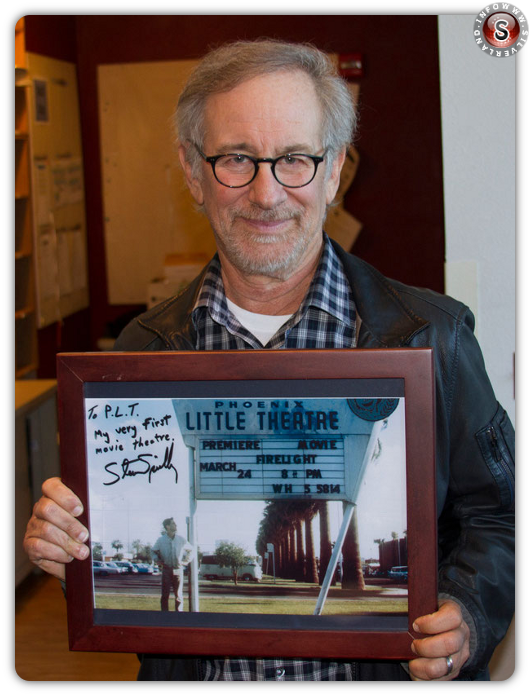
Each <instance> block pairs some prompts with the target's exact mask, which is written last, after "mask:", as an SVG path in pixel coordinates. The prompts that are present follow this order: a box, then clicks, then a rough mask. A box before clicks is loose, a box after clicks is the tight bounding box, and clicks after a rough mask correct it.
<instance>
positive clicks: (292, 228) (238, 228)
mask: <svg viewBox="0 0 530 696" xmlns="http://www.w3.org/2000/svg"><path fill="white" fill-rule="evenodd" d="M245 220H260V221H263V222H276V221H280V220H282V221H287V220H289V221H290V222H291V224H290V225H289V228H288V229H286V230H285V231H283V232H279V233H271V234H262V233H260V232H258V231H254V230H252V229H251V228H250V227H249V226H248V225H246V224H245ZM304 223H305V224H304ZM226 228H227V229H225V230H224V234H223V235H222V236H220V235H217V234H216V237H217V243H218V245H219V247H220V249H221V250H222V251H223V252H224V254H225V255H226V256H227V257H228V259H229V260H230V262H231V263H232V264H233V265H234V266H235V267H236V268H237V269H238V270H239V271H240V272H241V273H243V274H245V275H260V276H266V277H269V278H276V279H278V280H286V279H287V278H289V277H290V276H291V275H292V273H293V272H294V271H295V270H296V269H297V267H298V265H299V262H300V260H301V258H302V257H303V255H304V253H305V251H306V250H307V248H308V246H309V245H310V243H311V239H312V237H313V235H314V230H313V228H312V226H311V225H310V224H309V221H304V219H303V214H302V211H300V210H298V209H296V208H289V209H287V210H286V209H285V208H284V209H283V210H282V211H276V210H261V209H259V210H254V209H245V210H233V211H230V215H229V219H228V224H227V225H226Z"/></svg>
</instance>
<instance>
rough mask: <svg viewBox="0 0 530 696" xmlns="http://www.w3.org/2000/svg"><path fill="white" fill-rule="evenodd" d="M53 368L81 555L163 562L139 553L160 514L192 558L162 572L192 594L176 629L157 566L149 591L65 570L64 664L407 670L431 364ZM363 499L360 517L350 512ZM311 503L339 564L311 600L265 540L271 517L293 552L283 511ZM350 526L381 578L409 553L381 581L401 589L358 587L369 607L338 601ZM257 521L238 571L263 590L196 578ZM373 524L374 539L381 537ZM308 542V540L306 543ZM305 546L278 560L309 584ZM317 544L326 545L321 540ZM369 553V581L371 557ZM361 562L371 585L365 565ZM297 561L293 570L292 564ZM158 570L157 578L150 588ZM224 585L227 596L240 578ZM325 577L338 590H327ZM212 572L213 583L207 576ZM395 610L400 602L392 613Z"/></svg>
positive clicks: (108, 360) (428, 520) (83, 362)
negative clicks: (90, 655)
mask: <svg viewBox="0 0 530 696" xmlns="http://www.w3.org/2000/svg"><path fill="white" fill-rule="evenodd" d="M57 366H58V369H57V376H58V405H59V427H60V446H61V462H62V477H63V481H64V482H65V484H66V485H68V486H69V487H70V488H71V489H72V490H73V491H74V492H75V493H76V494H77V495H78V496H79V497H80V498H81V500H82V501H83V504H84V506H85V510H84V513H83V514H82V516H81V517H80V520H81V522H82V523H83V524H85V525H86V526H87V527H88V529H89V531H90V533H91V543H92V552H93V555H94V556H96V551H97V552H98V553H99V554H100V555H101V554H103V555H101V558H102V561H101V562H102V563H107V562H108V561H107V560H106V559H108V555H109V553H110V552H112V551H115V552H116V553H118V551H120V550H121V548H123V550H124V553H126V554H128V556H129V560H133V558H132V557H131V553H132V550H131V544H133V542H135V543H136V545H137V547H136V550H137V555H138V554H139V551H138V549H140V548H142V549H143V552H145V553H146V554H147V553H148V551H149V553H151V554H152V557H153V558H156V559H158V560H160V559H161V556H160V555H158V556H157V555H156V554H157V553H161V552H155V551H153V549H152V546H153V543H152V542H153V539H154V536H156V535H158V534H159V533H161V532H162V531H164V530H163V527H162V522H163V520H164V518H169V517H172V515H173V514H174V515H175V521H176V523H177V526H178V534H180V535H184V536H183V538H185V539H186V540H187V541H189V542H190V544H191V547H190V548H191V555H190V559H191V560H190V564H189V565H188V566H187V568H188V570H187V571H185V570H183V569H182V566H181V568H180V570H178V571H176V570H173V571H172V572H173V573H179V572H180V573H181V575H180V583H181V585H180V587H181V588H182V587H185V586H186V585H187V596H186V597H185V598H184V597H181V601H182V604H181V605H180V607H179V609H180V611H162V610H161V607H160V594H159V593H160V582H161V580H160V578H159V577H157V576H156V570H157V564H155V563H154V562H153V561H151V565H150V566H149V568H151V569H153V570H154V571H155V574H154V575H151V576H150V577H149V578H148V577H147V576H146V578H140V574H138V575H137V576H136V577H134V576H133V575H131V576H129V577H128V578H122V576H121V575H120V576H118V575H117V574H116V577H112V576H109V577H106V578H102V577H99V576H96V575H94V574H93V569H92V562H91V560H90V558H89V559H87V560H86V561H83V562H80V561H73V562H72V563H70V564H68V565H67V567H66V593H67V604H68V630H69V640H70V648H71V649H72V650H96V651H115V652H140V653H142V652H143V653H159V654H177V655H181V656H183V655H190V656H200V655H209V656H212V655H222V656H242V655H244V656H248V657H253V656H259V657H280V656H281V657H286V658H288V657H306V658H309V657H312V658H322V659H325V658H328V659H329V658H337V659H393V660H406V659H410V658H412V657H413V654H412V652H411V649H410V645H411V642H412V639H413V637H415V636H416V635H417V634H415V632H414V631H413V629H412V624H413V621H414V620H415V619H416V618H417V617H418V616H421V615H424V614H427V613H431V612H433V611H435V610H436V608H437V534H436V498H435V463H434V462H435V441H434V437H435V435H434V433H435V426H434V376H433V360H432V350H431V349H407V348H399V349H380V350H371V349H370V350H365V349H359V350H333V351H330V350H303V351H288V350H286V351H284V350H282V351H260V350H254V351H223V352H214V351H212V352H184V351H183V352H167V353H134V352H131V353H97V354H96V353H76V354H60V355H59V356H58V358H57ZM161 414H163V415H161ZM238 414H239V415H238ZM359 414H360V415H359ZM177 423H178V425H177ZM352 424H355V425H352ZM383 430H384V431H385V432H384V433H383ZM258 431H259V432H258ZM181 439H182V441H181ZM175 440H177V442H175ZM352 443H353V444H352ZM289 447H290V448H291V449H289ZM157 448H158V449H157ZM312 448H317V450H318V451H312ZM148 450H149V451H148ZM323 450H334V451H332V452H330V451H323ZM155 460H156V461H155ZM243 462H244V464H243ZM383 467H386V468H383ZM400 467H401V468H400ZM352 470H355V472H354V473H355V475H353V474H352ZM394 475H395V476H396V481H395V482H394V483H391V482H390V478H391V477H392V476H394ZM282 477H284V479H283V480H282ZM236 479H237V480H236ZM240 479H243V480H240ZM245 479H247V480H245ZM383 484H385V485H383ZM389 485H390V489H389V492H387V493H384V492H383V489H385V487H388V486H389ZM241 486H244V487H245V488H241ZM365 489H366V490H365ZM186 491H191V494H190V495H189V496H188V500H189V508H186V506H185V504H184V500H185V495H186ZM256 491H257V492H256ZM370 491H372V492H370ZM374 491H376V492H375V493H374ZM363 495H364V496H365V499H366V500H368V501H369V502H368V504H367V503H363V504H362V505H361V502H360V501H361V497H362V496H363ZM384 495H386V496H387V498H384V497H381V498H379V497H378V496H384ZM223 497H224V498H225V499H224V500H223V499H222V498H223ZM357 499H358V500H359V504H358V505H357ZM267 501H269V502H267ZM270 501H272V502H270ZM323 501H324V502H325V507H326V508H328V507H332V508H333V510H335V511H337V510H342V512H336V513H335V514H336V522H337V524H336V526H337V528H338V531H336V537H335V540H334V547H335V551H334V552H333V554H332V557H331V561H330V563H329V564H328V565H327V566H326V567H327V572H326V573H324V572H322V575H323V576H324V577H323V578H322V575H321V579H320V580H321V582H320V585H317V584H315V583H314V582H313V583H311V582H304V578H298V580H299V582H297V581H296V580H295V579H294V577H290V578H286V577H285V572H286V571H284V570H282V572H283V573H284V576H283V577H280V576H279V575H278V570H279V566H278V564H279V562H280V560H281V558H280V556H281V557H282V558H283V560H284V562H285V563H287V559H288V558H291V560H292V558H294V550H293V551H291V552H290V553H291V556H289V552H288V551H287V550H286V548H287V547H285V548H284V547H282V544H283V543H284V542H283V537H282V536H276V537H274V539H275V541H273V540H272V537H269V536H267V537H265V535H271V534H272V531H271V524H272V525H273V526H274V525H275V524H276V521H277V517H278V514H279V513H278V510H285V509H289V510H290V513H289V514H291V515H292V517H287V527H288V528H289V534H291V533H292V529H291V528H292V527H294V526H295V522H294V520H295V518H296V519H298V518H297V517H296V516H297V515H299V514H301V515H302V516H304V515H305V516H306V519H310V518H309V517H308V515H309V513H305V512H303V513H299V512H292V511H293V510H295V511H296V510H299V509H300V508H302V509H303V510H306V509H309V508H315V509H316V508H318V509H323V508H322V504H323ZM293 503H296V504H295V505H293ZM394 504H395V507H396V510H397V509H398V508H399V509H400V510H401V512H399V511H397V512H396V511H394V510H393V508H394ZM241 506H244V507H241ZM259 506H262V507H259ZM275 506H279V507H275ZM282 506H283V507H282ZM289 506H290V507H289ZM319 506H320V507H319ZM356 508H359V514H361V513H362V515H364V516H365V517H363V520H364V521H362V524H361V522H359V526H360V527H361V526H362V530H361V532H362V533H361V532H359V534H358V535H357V537H354V541H355V539H356V543H357V547H356V548H358V551H359V552H360V554H361V555H362V554H363V551H362V548H361V546H362V544H363V543H364V541H363V539H365V537H366V539H367V541H366V543H367V544H368V545H369V543H370V542H371V539H370V538H369V537H373V539H374V542H375V541H377V542H378V543H379V545H380V546H382V548H381V549H380V550H379V560H380V561H381V557H382V556H381V554H382V553H383V551H385V549H386V551H385V553H386V552H387V551H388V552H390V551H392V549H393V548H394V551H395V547H397V552H398V556H394V561H399V560H403V559H404V558H405V553H406V557H407V563H400V562H393V563H392V565H394V566H407V568H408V570H407V571H406V572H407V573H408V579H407V578H406V577H405V576H399V573H396V572H394V576H396V577H397V578H398V579H397V582H393V580H392V579H391V578H388V577H387V578H377V577H376V576H373V575H369V576H368V577H366V578H365V580H364V583H365V587H364V590H355V589H352V588H351V587H350V586H348V587H347V585H348V583H347V578H346V572H347V570H348V568H347V566H346V550H345V549H346V547H344V548H343V542H344V537H345V536H346V537H347V536H348V535H350V537H349V538H350V540H351V538H352V537H351V531H348V530H349V529H350V527H351V524H352V523H351V520H352V519H354V518H353V513H354V512H355V511H356ZM391 508H392V510H391ZM197 510H199V512H197ZM241 510H245V511H246V512H245V514H244V516H241V512H240V511H241ZM271 510H272V512H271ZM238 511H239V512H238ZM255 514H256V515H258V516H259V515H260V514H261V515H262V517H261V522H260V524H259V525H258V527H259V533H260V534H261V537H260V538H258V540H257V541H256V547H255V549H250V555H248V557H247V558H246V561H249V562H251V563H252V564H253V567H254V569H255V570H254V571H252V572H254V573H256V574H257V573H258V572H259V574H260V577H261V582H250V581H249V582H247V580H249V579H252V580H254V581H255V580H256V579H259V578H256V577H252V573H251V574H250V575H247V577H246V579H245V580H243V581H241V580H240V581H239V582H237V580H236V582H237V584H235V583H232V582H231V580H230V579H224V578H221V579H217V580H216V581H215V582H212V580H211V579H208V576H204V568H207V564H206V563H205V562H204V561H205V559H206V555H207V554H210V555H211V554H212V551H214V552H215V550H214V549H213V548H212V547H211V546H212V544H213V542H212V541H209V540H212V539H215V541H216V543H217V546H216V549H217V552H218V553H222V552H223V551H224V547H222V543H224V542H223V540H224V541H228V542H230V543H232V542H231V540H230V538H229V537H228V536H227V535H228V534H229V533H232V534H234V535H236V534H243V533H248V534H252V535H254V536H253V537H252V538H255V532H254V531H252V529H257V528H258V527H257V526H256V524H254V527H252V524H253V523H251V521H250V520H251V518H252V519H254V517H253V516H254V515H255ZM267 515H268V517H267ZM341 515H342V520H340V517H341ZM385 515H387V516H388V518H385ZM391 515H396V516H395V517H392V516H391ZM403 515H404V516H405V517H403ZM210 516H211V517H210ZM266 517H267V520H268V521H267V520H265V518H266ZM177 518H178V519H177ZM256 519H257V518H256ZM152 520H156V523H157V531H156V533H155V532H154V531H153V527H152V524H153V522H152ZM264 520H265V522H264ZM291 520H293V522H292V523H291ZM165 521H166V522H167V519H166V520H165ZM139 522H140V523H141V527H138V523H139ZM383 522H385V524H386V527H385V528H384V529H388V531H387V532H384V531H383V532H380V531H379V529H380V527H379V525H381V524H382V523H383ZM125 524H127V525H128V527H127V529H128V530H129V531H124V530H125V526H124V525H125ZM267 524H268V525H269V526H267ZM312 524H313V525H314V524H315V523H314V522H313V523H311V522H307V523H306V534H307V529H310V528H312V527H311V525H312ZM186 525H187V530H186ZM201 525H202V526H201ZM399 525H404V526H403V527H402V529H399V528H398V526H399ZM276 526H277V525H276ZM391 526H395V527H396V528H395V529H392V528H389V527H391ZM236 528H237V529H236ZM138 529H140V531H138ZM229 529H230V530H231V531H230V532H229V531H228V530H229ZM264 529H266V531H265V532H264V531H263V530H264ZM148 530H151V531H148ZM183 530H186V532H184V531H183ZM233 530H236V531H233ZM166 531H167V527H166V529H165V531H164V533H165V532H166ZM142 534H147V535H150V537H149V544H147V546H146V547H141V546H140V538H139V537H138V538H136V537H137V536H138V535H142ZM282 534H283V532H282ZM286 534H287V533H285V534H284V536H285V535H286ZM380 534H387V535H392V536H393V537H395V536H397V537H398V539H397V540H395V539H394V540H392V539H390V540H389V541H388V542H384V540H383V538H382V537H380V536H379V538H377V539H376V538H375V535H380ZM127 535H129V536H127ZM166 536H167V535H166ZM400 536H401V539H400V538H399V537H400ZM124 537H127V539H126V540H125V541H124V542H122V540H121V539H122V538H124ZM162 537H164V534H162ZM300 538H301V536H300V531H299V530H298V532H293V536H292V537H291V539H292V540H291V548H292V549H294V547H295V544H298V550H299V551H300V553H302V551H304V554H305V559H306V566H305V568H306V570H307V567H309V565H310V563H309V561H310V560H311V559H312V558H313V556H312V555H311V554H310V553H309V549H310V547H309V546H308V544H307V539H306V540H305V541H306V544H305V548H302V546H303V545H300V544H301V542H299V539H300ZM295 539H297V540H298V541H295ZM320 539H321V542H322V540H323V539H326V544H327V536H326V533H325V532H321V536H320ZM219 540H221V541H219ZM120 544H121V547H120ZM157 544H159V542H158V541H157V542H155V543H154V547H156V546H157ZM219 544H221V546H219ZM260 544H261V546H260ZM326 544H324V545H323V546H322V547H321V549H325V548H326ZM385 544H386V546H387V547H388V548H386V547H385ZM111 545H114V548H113V549H112V548H111ZM236 545H237V544H236ZM258 547H259V548H260V549H261V553H260V552H259V551H257V549H258ZM220 549H221V550H220ZM245 551H246V552H247V553H249V547H248V546H246V547H245ZM322 553H323V552H322ZM341 553H342V556H341ZM368 553H372V566H373V565H374V561H377V558H374V554H375V552H368ZM252 554H255V555H252ZM399 554H401V557H399ZM364 556H365V558H364V561H365V566H364V573H365V575H366V574H368V573H369V572H370V564H369V563H368V562H367V554H366V553H365V554H364ZM199 558H202V562H201V563H200V564H199V562H198V561H199ZM297 558H298V567H299V569H300V568H301V567H302V564H301V560H300V559H301V558H302V556H301V555H299V556H297ZM307 559H309V560H307ZM341 559H342V561H341ZM147 560H149V558H148V559H147ZM206 560H209V561H211V560H212V559H211V558H210V559H206ZM221 560H223V561H224V565H223V564H222V563H221ZM325 560H326V559H324V556H323V558H322V564H324V563H325ZM214 561H215V563H217V564H218V565H217V566H216V567H219V568H227V567H228V565H229V564H230V563H232V561H226V558H225V557H224V556H216V557H215V559H214ZM246 561H245V562H246ZM271 561H272V564H271ZM176 563H178V562H176ZM233 563H234V564H236V562H235V561H233ZM341 563H342V565H341ZM129 565H130V564H129ZM272 565H274V570H271V568H272ZM98 567H99V568H100V566H98ZM168 567H169V565H168V562H166V570H164V569H162V576H163V577H164V573H167V572H168ZM234 567H235V568H236V571H235V577H236V579H237V577H238V574H240V573H241V568H242V567H243V566H241V564H240V565H239V566H237V565H235V566H234ZM285 567H286V566H285ZM291 567H294V566H293V562H291ZM337 567H338V568H341V569H342V584H340V583H339V585H337V584H335V585H333V582H335V583H336V582H337ZM381 567H382V564H381V562H380V568H381ZM238 568H239V570H238ZM129 570H131V568H130V567H129ZM113 572H114V571H113ZM209 572H210V576H209V577H210V578H211V577H212V575H211V573H212V571H211V567H210V571H209ZM216 572H217V571H216ZM201 573H202V574H201ZM308 577H309V578H310V579H311V577H313V580H314V575H313V576H311V575H307V574H306V577H305V580H307V578H308ZM233 579H234V578H232V580H233ZM105 583H106V584H105ZM120 583H122V584H120ZM127 583H128V584H127ZM361 584H362V583H361ZM133 585H134V588H133ZM146 588H147V589H146ZM198 588H199V589H198ZM302 588H303V591H302ZM346 590H347V591H346ZM398 590H399V591H398ZM179 591H180V590H179ZM175 592H176V590H175ZM144 595H145V596H144ZM271 595H273V596H274V598H273V599H272V600H271V599H270V596H271ZM393 596H395V597H397V599H395V597H394V599H395V601H390V599H391V598H392V597H393ZM219 597H222V598H223V601H222V602H221V601H220V600H219ZM308 598H309V599H308ZM403 598H405V601H403ZM362 600H367V602H368V604H367V605H366V606H367V607H368V608H363V606H364V605H363V604H362ZM375 600H377V601H375ZM172 601H173V595H172V596H171V602H172ZM315 601H316V603H315V608H314V609H313V610H312V611H310V608H311V606H312V603H314V602H315ZM143 602H145V608H143V606H144V605H143V604H142V603H143ZM271 602H272V604H271ZM308 602H309V603H308ZM326 602H327V603H326ZM370 602H372V604H370ZM226 606H229V607H230V608H229V609H228V610H225V607H226ZM262 606H263V608H261V607H262ZM248 607H250V609H248ZM271 607H272V609H271ZM286 607H287V608H286ZM370 607H373V609H372V608H370ZM171 608H172V607H171ZM183 608H185V609H186V610H185V611H182V609H183ZM285 612H286V613H285Z"/></svg>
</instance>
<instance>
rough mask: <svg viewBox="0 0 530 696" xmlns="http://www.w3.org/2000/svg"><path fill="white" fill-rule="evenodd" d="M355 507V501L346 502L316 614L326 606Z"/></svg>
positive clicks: (318, 614) (314, 613)
mask: <svg viewBox="0 0 530 696" xmlns="http://www.w3.org/2000/svg"><path fill="white" fill-rule="evenodd" d="M354 508H355V503H346V504H345V505H344V517H343V518H342V524H341V527H340V529H339V533H338V535H337V540H336V542H335V546H334V547H333V552H332V554H331V558H330V559H329V563H328V567H327V569H326V575H325V576H324V580H323V582H322V587H321V588H320V594H319V595H318V599H317V604H316V607H315V611H314V612H313V615H314V616H320V614H321V613H322V609H323V608H324V603H325V601H326V597H327V596H328V592H329V588H330V586H331V581H332V580H333V574H334V572H335V568H336V567H337V562H338V560H339V556H340V554H341V552H342V545H343V544H344V539H345V537H346V532H347V531H348V526H349V524H350V522H351V518H352V515H353V510H354Z"/></svg>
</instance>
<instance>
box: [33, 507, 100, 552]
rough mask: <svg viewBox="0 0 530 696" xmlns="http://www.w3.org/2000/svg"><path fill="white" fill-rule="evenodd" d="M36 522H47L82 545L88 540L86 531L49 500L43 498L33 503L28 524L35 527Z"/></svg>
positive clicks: (72, 517) (74, 519) (77, 521)
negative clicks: (31, 515)
mask: <svg viewBox="0 0 530 696" xmlns="http://www.w3.org/2000/svg"><path fill="white" fill-rule="evenodd" d="M37 520H43V521H45V522H48V523H49V524H50V525H52V526H54V527H57V528H58V529H60V530H62V531H63V532H65V533H66V534H67V535H68V536H69V537H70V538H71V539H73V540H75V541H78V542H81V543H83V542H85V541H86V540H87V539H88V529H87V528H86V527H85V526H84V525H82V524H81V522H79V520H77V519H76V518H75V517H74V516H73V515H72V514H71V513H70V512H68V511H67V510H65V509H64V508H63V507H62V506H61V505H59V504H58V503H56V502H55V501H54V500H52V499H51V498H47V497H44V496H43V497H42V498H40V500H38V501H37V503H35V506H34V508H33V517H32V518H31V520H30V523H32V522H33V524H34V525H36V524H37Z"/></svg>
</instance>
